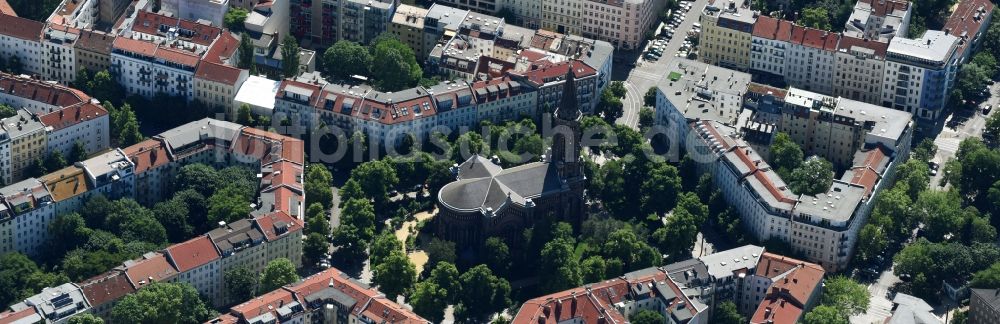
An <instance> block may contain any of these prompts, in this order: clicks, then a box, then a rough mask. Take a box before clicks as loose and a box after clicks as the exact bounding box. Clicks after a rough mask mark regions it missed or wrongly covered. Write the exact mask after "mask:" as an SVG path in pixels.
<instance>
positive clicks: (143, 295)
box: [110, 282, 216, 323]
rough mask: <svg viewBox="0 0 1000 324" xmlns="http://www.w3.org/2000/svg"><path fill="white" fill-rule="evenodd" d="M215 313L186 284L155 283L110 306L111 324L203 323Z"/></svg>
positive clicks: (192, 288)
mask: <svg viewBox="0 0 1000 324" xmlns="http://www.w3.org/2000/svg"><path fill="white" fill-rule="evenodd" d="M215 314H216V313H215V311H213V310H212V308H211V307H210V306H209V303H208V302H206V301H205V300H204V299H202V298H201V296H199V295H198V291H197V290H195V289H194V287H192V286H191V285H190V284H187V283H163V282H155V283H151V284H149V285H148V286H146V287H144V288H142V289H140V290H139V291H137V292H135V293H133V294H128V295H125V297H123V298H122V299H121V300H120V301H118V303H117V304H115V306H114V307H113V308H111V315H110V320H111V322H112V323H204V322H205V321H207V320H209V319H210V318H212V316H214V315H215Z"/></svg>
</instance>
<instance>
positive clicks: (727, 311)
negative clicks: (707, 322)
mask: <svg viewBox="0 0 1000 324" xmlns="http://www.w3.org/2000/svg"><path fill="white" fill-rule="evenodd" d="M746 322H747V318H746V317H743V315H740V313H739V311H737V310H736V304H734V303H733V302H732V301H729V300H727V301H724V302H722V303H721V304H719V306H718V307H717V308H716V310H715V314H714V318H713V323H718V324H745V323H746Z"/></svg>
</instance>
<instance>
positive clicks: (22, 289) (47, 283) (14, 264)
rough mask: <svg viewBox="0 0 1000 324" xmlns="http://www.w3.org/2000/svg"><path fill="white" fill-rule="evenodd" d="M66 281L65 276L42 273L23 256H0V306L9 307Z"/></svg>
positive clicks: (17, 254)
mask: <svg viewBox="0 0 1000 324" xmlns="http://www.w3.org/2000/svg"><path fill="white" fill-rule="evenodd" d="M68 281H69V278H66V276H63V275H57V274H51V273H46V272H44V271H42V270H41V269H40V268H39V267H38V265H37V264H35V262H34V261H31V259H28V257H27V256H25V255H23V254H20V253H17V252H11V253H6V254H3V255H0V304H3V305H10V304H12V303H14V302H17V301H20V300H23V299H25V298H28V297H31V296H33V295H35V294H37V293H39V292H41V291H42V288H45V287H52V286H55V285H60V284H63V283H65V282H68Z"/></svg>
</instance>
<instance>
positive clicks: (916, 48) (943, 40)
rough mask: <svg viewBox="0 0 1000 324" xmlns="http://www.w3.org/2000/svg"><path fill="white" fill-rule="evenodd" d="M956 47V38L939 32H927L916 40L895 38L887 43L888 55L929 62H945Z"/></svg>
mask: <svg viewBox="0 0 1000 324" xmlns="http://www.w3.org/2000/svg"><path fill="white" fill-rule="evenodd" d="M957 46H958V37H955V36H952V35H949V34H948V33H945V32H943V31H940V30H928V31H926V32H924V35H923V36H921V37H920V38H917V39H910V38H905V37H895V38H893V39H892V41H890V42H889V53H891V54H895V55H901V56H907V57H912V58H916V59H920V60H925V61H930V62H947V61H948V60H949V59H950V58H951V57H952V53H954V52H955V48H956V47H957Z"/></svg>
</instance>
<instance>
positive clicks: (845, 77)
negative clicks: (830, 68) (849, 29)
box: [831, 35, 889, 105]
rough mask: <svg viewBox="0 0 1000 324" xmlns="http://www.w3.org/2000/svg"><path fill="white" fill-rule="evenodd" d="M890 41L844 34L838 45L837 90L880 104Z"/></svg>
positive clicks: (842, 93)
mask: <svg viewBox="0 0 1000 324" xmlns="http://www.w3.org/2000/svg"><path fill="white" fill-rule="evenodd" d="M888 48H889V43H885V42H877V41H870V40H866V39H860V38H854V37H851V36H846V35H845V36H843V37H841V39H840V44H839V45H838V46H837V53H836V54H835V55H834V56H835V58H836V63H835V65H834V66H835V70H834V73H833V91H832V92H831V94H832V95H833V96H836V97H843V98H848V99H851V100H857V101H861V102H866V103H870V104H876V105H877V104H879V101H880V99H881V97H882V96H881V94H882V93H881V92H882V90H881V89H882V79H883V77H884V75H885V71H884V70H885V55H886V51H887V50H888Z"/></svg>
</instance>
